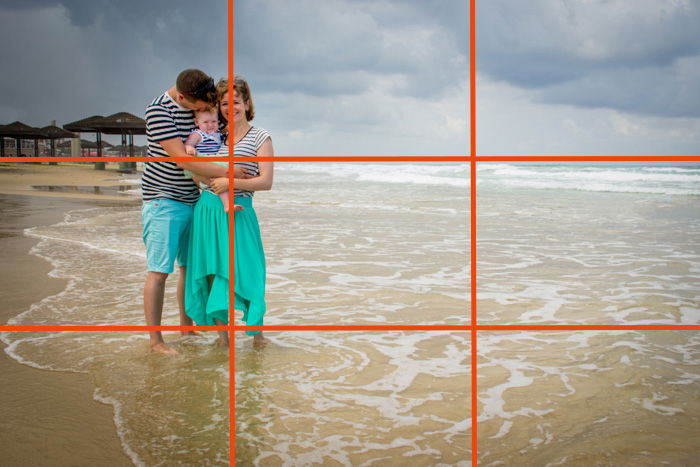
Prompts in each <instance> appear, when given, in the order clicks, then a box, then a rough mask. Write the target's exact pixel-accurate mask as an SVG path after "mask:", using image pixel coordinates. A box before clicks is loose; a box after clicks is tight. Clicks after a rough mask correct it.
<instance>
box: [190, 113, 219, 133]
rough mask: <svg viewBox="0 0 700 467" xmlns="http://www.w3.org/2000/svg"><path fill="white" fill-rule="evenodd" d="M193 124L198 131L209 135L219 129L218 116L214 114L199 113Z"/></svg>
mask: <svg viewBox="0 0 700 467" xmlns="http://www.w3.org/2000/svg"><path fill="white" fill-rule="evenodd" d="M195 123H196V124H197V128H199V129H200V130H202V131H205V132H207V133H211V132H212V131H216V130H218V129H219V116H218V115H217V114H216V112H199V113H198V114H197V117H196V118H195Z"/></svg>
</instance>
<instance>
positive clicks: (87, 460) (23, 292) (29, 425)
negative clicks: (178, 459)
mask: <svg viewBox="0 0 700 467" xmlns="http://www.w3.org/2000/svg"><path fill="white" fill-rule="evenodd" d="M128 177H129V178H137V177H138V176H137V175H135V174H132V175H128ZM119 178H120V174H119V173H118V172H117V170H116V167H115V168H109V170H105V171H97V170H95V169H94V168H93V166H92V164H66V163H61V164H60V165H58V166H48V165H45V164H42V165H38V164H28V163H17V164H8V163H1V164H0V219H2V222H0V280H1V283H2V285H1V286H0V303H2V307H0V325H4V324H6V323H7V321H8V319H10V318H12V317H13V316H16V315H17V314H19V313H20V312H22V311H24V310H26V309H28V308H29V307H30V306H31V304H32V303H35V302H37V301H39V300H40V299H42V298H43V297H46V296H49V295H52V294H55V293H58V292H60V291H61V290H62V289H63V287H64V286H65V283H64V282H63V281H60V280H56V279H51V278H49V277H48V272H49V271H50V265H49V264H48V263H47V262H46V261H44V260H43V259H41V258H38V257H36V256H33V255H30V254H29V250H30V249H31V247H32V246H33V245H35V244H36V242H37V241H36V240H35V239H33V238H29V237H25V236H24V235H23V233H22V232H23V230H24V229H25V228H27V227H32V226H36V225H50V224H54V223H57V222H60V221H61V219H62V218H63V215H64V213H65V212H66V211H68V210H71V209H79V208H88V207H94V206H96V205H101V204H112V205H113V204H114V203H115V202H118V203H123V202H135V201H134V200H133V199H132V200H128V199H126V198H125V197H124V196H120V195H109V194H87V193H80V192H75V193H55V192H45V191H39V190H36V189H33V188H32V185H74V186H110V185H119V182H118V179H119ZM136 202H137V201H136ZM0 345H2V344H0ZM3 347H4V345H3ZM0 374H2V381H3V384H2V390H0V464H2V465H32V466H49V465H50V466H63V465H70V466H94V465H101V466H126V465H132V463H131V461H130V460H129V458H128V457H127V456H126V455H125V454H124V452H123V451H122V447H121V442H120V440H119V438H118V436H117V433H116V427H115V424H114V420H113V411H112V407H111V406H108V405H104V404H101V403H99V402H96V401H95V400H94V399H93V397H92V396H93V391H94V387H93V385H92V383H91V381H90V380H89V377H88V376H87V375H80V374H75V373H60V372H53V371H44V370H38V369H35V368H31V367H28V366H24V365H21V364H19V363H17V362H16V361H15V360H12V359H11V358H10V357H8V356H7V354H6V353H5V352H1V353H0Z"/></svg>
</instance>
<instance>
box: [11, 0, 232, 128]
mask: <svg viewBox="0 0 700 467" xmlns="http://www.w3.org/2000/svg"><path fill="white" fill-rule="evenodd" d="M226 12H227V4H226V2H222V1H208V2H186V1H184V0H142V1H138V0H118V1H115V0H63V1H48V0H43V1H39V0H33V1H18V0H3V1H1V2H0V40H1V41H2V43H3V47H2V49H0V61H2V63H3V73H2V75H0V89H2V90H3V91H2V101H1V102H0V123H8V122H10V121H13V120H16V119H20V120H23V121H27V123H29V124H32V125H46V124H48V121H49V120H51V119H56V120H58V123H59V124H63V123H67V122H68V121H71V120H76V119H78V118H83V117H86V116H89V115H93V114H103V115H106V114H110V113H114V112H117V111H128V112H132V113H135V114H137V115H138V114H142V113H143V109H144V108H145V106H146V105H147V104H148V102H150V100H151V99H153V98H154V97H155V96H156V95H157V94H158V93H160V92H162V91H163V90H165V89H167V88H168V87H170V86H171V85H172V84H173V83H174V80H175V77H176V76H177V73H178V72H179V71H181V70H182V69H184V68H191V67H196V68H201V69H203V70H205V71H207V72H208V73H210V74H212V75H214V76H215V77H216V78H218V77H221V76H224V75H225V73H226V69H227V43H226V40H227V14H226Z"/></svg>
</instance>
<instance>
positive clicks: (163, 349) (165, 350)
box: [151, 342, 180, 355]
mask: <svg viewBox="0 0 700 467" xmlns="http://www.w3.org/2000/svg"><path fill="white" fill-rule="evenodd" d="M151 350H152V351H153V352H158V353H162V354H165V355H180V352H178V351H177V350H175V349H173V348H172V347H168V346H167V345H165V342H159V343H157V344H154V345H152V346H151Z"/></svg>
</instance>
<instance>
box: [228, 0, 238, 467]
mask: <svg viewBox="0 0 700 467" xmlns="http://www.w3.org/2000/svg"><path fill="white" fill-rule="evenodd" d="M233 2H234V0H229V1H228V101H229V105H228V115H227V116H226V118H227V120H228V122H227V123H228V143H229V144H228V157H229V161H228V169H229V174H228V177H229V201H230V202H229V216H228V217H229V223H228V225H229V265H228V267H229V275H228V277H229V311H228V325H229V330H228V331H227V332H228V334H229V337H230V339H229V355H228V358H229V388H228V390H229V400H228V405H229V428H228V429H229V465H231V466H235V465H236V359H235V348H236V342H235V333H234V332H233V323H234V321H233V319H234V297H235V292H234V284H235V283H234V262H233V261H234V254H235V253H234V224H233V218H234V216H233V170H232V168H233V167H232V164H231V160H232V157H233V79H234V73H233V65H234V53H233V51H234V46H233V40H234V39H233V38H234V27H235V26H234V16H233V9H234V8H233V6H234V3H233Z"/></svg>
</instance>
